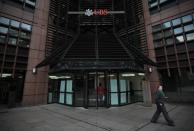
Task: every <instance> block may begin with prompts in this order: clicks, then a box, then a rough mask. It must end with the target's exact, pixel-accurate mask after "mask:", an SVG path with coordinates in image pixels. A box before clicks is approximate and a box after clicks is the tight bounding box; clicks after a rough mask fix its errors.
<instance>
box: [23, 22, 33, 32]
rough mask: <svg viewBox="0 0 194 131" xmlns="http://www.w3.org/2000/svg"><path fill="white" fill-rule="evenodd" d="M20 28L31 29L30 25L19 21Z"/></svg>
mask: <svg viewBox="0 0 194 131" xmlns="http://www.w3.org/2000/svg"><path fill="white" fill-rule="evenodd" d="M21 28H22V29H24V30H28V31H31V25H28V24H24V23H21Z"/></svg>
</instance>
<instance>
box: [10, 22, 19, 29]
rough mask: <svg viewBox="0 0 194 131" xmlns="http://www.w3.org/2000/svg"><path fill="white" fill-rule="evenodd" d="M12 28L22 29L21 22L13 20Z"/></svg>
mask: <svg viewBox="0 0 194 131" xmlns="http://www.w3.org/2000/svg"><path fill="white" fill-rule="evenodd" d="M11 26H13V27H16V28H19V27H20V22H18V21H15V20H11Z"/></svg>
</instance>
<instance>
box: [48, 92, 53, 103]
mask: <svg viewBox="0 0 194 131" xmlns="http://www.w3.org/2000/svg"><path fill="white" fill-rule="evenodd" d="M52 100H53V93H51V92H49V94H48V103H52Z"/></svg>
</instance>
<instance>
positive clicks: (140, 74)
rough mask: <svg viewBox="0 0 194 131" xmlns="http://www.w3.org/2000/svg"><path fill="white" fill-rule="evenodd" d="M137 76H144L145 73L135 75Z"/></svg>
mask: <svg viewBox="0 0 194 131" xmlns="http://www.w3.org/2000/svg"><path fill="white" fill-rule="evenodd" d="M137 74H138V75H139V76H145V73H137Z"/></svg>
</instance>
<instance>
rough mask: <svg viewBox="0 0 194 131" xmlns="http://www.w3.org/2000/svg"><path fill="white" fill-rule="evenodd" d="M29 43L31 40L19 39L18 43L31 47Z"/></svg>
mask: <svg viewBox="0 0 194 131" xmlns="http://www.w3.org/2000/svg"><path fill="white" fill-rule="evenodd" d="M29 44H30V41H29V40H23V39H19V42H18V45H20V46H24V47H29Z"/></svg>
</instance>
